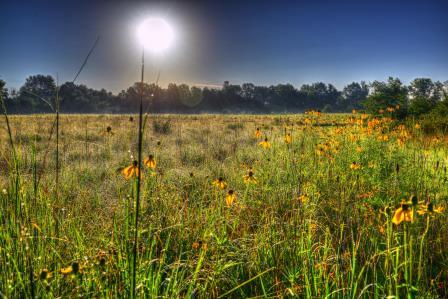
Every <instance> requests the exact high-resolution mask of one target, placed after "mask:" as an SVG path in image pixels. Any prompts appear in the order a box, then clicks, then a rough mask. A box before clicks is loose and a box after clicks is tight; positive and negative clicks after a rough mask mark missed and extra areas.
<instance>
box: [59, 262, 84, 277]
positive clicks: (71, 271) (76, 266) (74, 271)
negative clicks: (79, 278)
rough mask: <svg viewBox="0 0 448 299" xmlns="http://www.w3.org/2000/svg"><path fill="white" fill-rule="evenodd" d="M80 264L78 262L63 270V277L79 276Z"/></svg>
mask: <svg viewBox="0 0 448 299" xmlns="http://www.w3.org/2000/svg"><path fill="white" fill-rule="evenodd" d="M79 270H80V269H79V264H78V263H77V262H73V263H72V264H71V265H70V266H68V267H67V268H62V269H61V270H60V272H61V274H62V275H70V274H77V273H79Z"/></svg>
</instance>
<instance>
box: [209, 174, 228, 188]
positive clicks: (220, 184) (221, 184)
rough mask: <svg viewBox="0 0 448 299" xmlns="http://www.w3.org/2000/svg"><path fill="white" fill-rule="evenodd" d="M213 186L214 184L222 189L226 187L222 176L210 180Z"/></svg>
mask: <svg viewBox="0 0 448 299" xmlns="http://www.w3.org/2000/svg"><path fill="white" fill-rule="evenodd" d="M212 185H213V186H216V187H217V188H219V189H221V190H224V189H225V188H226V187H227V183H226V182H225V181H224V178H222V177H219V178H217V179H216V180H214V181H213V182H212Z"/></svg>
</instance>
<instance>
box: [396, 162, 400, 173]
mask: <svg viewBox="0 0 448 299" xmlns="http://www.w3.org/2000/svg"><path fill="white" fill-rule="evenodd" d="M395 171H396V172H397V173H399V172H400V164H398V163H397V164H396V165H395Z"/></svg>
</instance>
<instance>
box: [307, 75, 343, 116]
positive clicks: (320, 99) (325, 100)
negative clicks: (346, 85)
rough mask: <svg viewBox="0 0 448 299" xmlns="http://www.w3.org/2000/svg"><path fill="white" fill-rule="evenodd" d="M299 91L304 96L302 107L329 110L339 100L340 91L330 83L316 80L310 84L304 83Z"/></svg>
mask: <svg viewBox="0 0 448 299" xmlns="http://www.w3.org/2000/svg"><path fill="white" fill-rule="evenodd" d="M300 92H301V93H303V95H304V96H305V98H306V99H305V103H304V105H303V106H304V108H306V109H323V108H325V109H326V110H331V109H332V106H334V105H336V103H337V102H338V101H339V98H340V96H341V93H340V92H339V91H338V90H337V89H336V87H334V86H333V85H332V84H328V85H326V84H325V83H322V82H316V83H313V84H311V85H308V84H304V85H302V87H301V88H300Z"/></svg>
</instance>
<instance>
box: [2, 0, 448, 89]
mask: <svg viewBox="0 0 448 299" xmlns="http://www.w3.org/2000/svg"><path fill="white" fill-rule="evenodd" d="M447 14H448V0H418V1H414V0H406V1H398V0H376V1H367V0H356V1H354V0H353V1H349V0H346V1H344V0H339V1H336V0H332V1H330V0H312V1H311V0H310V1H304V0H302V1H301V0H295V1H281V0H278V1H262V0H257V1H243V0H240V1H230V0H227V1H212V0H209V1H181V0H177V1H113V0H109V1H105V0H104V1H94V0H91V1H84V0H79V1H75V0H67V1H64V0H59V1H48V0H39V1H37V0H28V1H26V0H13V1H12V0H6V1H5V0H3V1H2V5H1V8H0V78H1V79H3V80H5V81H6V82H7V85H8V86H9V87H20V86H21V85H22V84H23V82H24V80H25V78H26V77H27V76H28V75H32V74H39V73H42V74H50V75H54V76H55V75H56V73H58V74H59V78H60V81H61V82H64V81H69V80H72V79H73V77H74V75H75V73H76V71H77V69H78V68H79V66H80V65H81V63H82V61H83V59H84V57H85V56H86V54H87V52H88V51H89V48H90V47H91V45H92V44H93V42H94V40H95V39H96V37H97V36H98V35H100V36H101V38H100V41H99V44H98V46H97V48H96V50H95V52H94V53H93V55H92V56H91V58H90V61H89V62H88V64H87V66H86V68H85V69H84V71H83V73H82V74H81V75H80V77H79V80H78V83H83V84H86V85H88V86H90V87H93V88H106V89H108V90H111V91H114V92H118V91H120V90H122V89H125V88H127V87H128V86H129V85H131V84H132V83H133V82H135V81H138V80H139V67H140V65H139V63H140V61H139V60H140V52H141V49H140V46H139V44H138V41H137V38H136V27H137V26H138V24H139V23H140V22H141V21H142V20H144V19H145V18H146V17H148V16H163V17H164V18H166V20H167V21H168V22H169V23H170V24H171V25H172V27H173V29H174V31H175V34H176V38H175V43H174V45H173V47H172V48H171V49H169V50H168V51H166V52H165V53H164V54H163V56H157V57H154V56H151V55H147V62H148V67H147V72H146V77H147V78H148V81H154V79H155V77H156V73H157V70H158V69H160V70H161V79H160V81H161V84H162V85H166V84H167V83H168V82H177V83H182V82H184V83H188V84H212V85H213V84H218V85H221V84H222V82H223V81H224V80H229V81H230V82H231V83H243V82H252V83H255V84H262V85H270V84H277V83H291V84H293V85H295V86H300V85H302V84H304V83H311V82H315V81H323V82H326V83H333V84H335V85H336V86H337V87H339V88H341V87H343V86H344V85H345V84H347V83H349V82H352V81H361V80H365V81H368V82H369V81H373V80H385V79H387V77H388V76H397V77H399V78H401V79H402V80H403V81H404V82H406V83H407V82H409V81H410V80H411V79H413V78H416V77H431V78H433V79H434V80H441V81H444V80H448V17H447Z"/></svg>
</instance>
